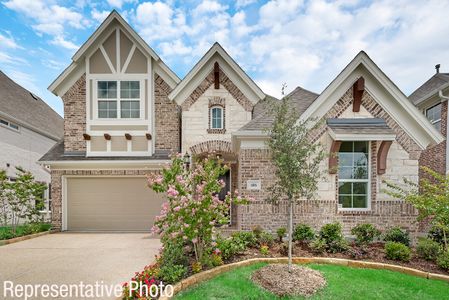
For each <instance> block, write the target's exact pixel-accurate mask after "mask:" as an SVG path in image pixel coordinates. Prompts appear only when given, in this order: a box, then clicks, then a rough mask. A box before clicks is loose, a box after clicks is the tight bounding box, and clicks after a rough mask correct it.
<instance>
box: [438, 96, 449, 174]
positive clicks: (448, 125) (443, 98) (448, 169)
mask: <svg viewBox="0 0 449 300" xmlns="http://www.w3.org/2000/svg"><path fill="white" fill-rule="evenodd" d="M438 96H440V98H441V102H446V101H448V100H449V97H448V96H444V95H443V90H439V91H438ZM448 106H449V103H448ZM448 113H449V107H446V136H445V138H446V174H448V173H449V139H448V138H447V136H448V128H449V116H448Z"/></svg>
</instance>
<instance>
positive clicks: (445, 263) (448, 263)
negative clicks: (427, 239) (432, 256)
mask: <svg viewBox="0 0 449 300" xmlns="http://www.w3.org/2000/svg"><path fill="white" fill-rule="evenodd" d="M437 265H438V266H439V267H440V268H442V269H444V270H446V271H449V251H447V250H446V251H444V252H441V254H440V255H438V257H437Z"/></svg>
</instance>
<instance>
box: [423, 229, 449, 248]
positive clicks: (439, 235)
mask: <svg viewBox="0 0 449 300" xmlns="http://www.w3.org/2000/svg"><path fill="white" fill-rule="evenodd" d="M443 229H445V230H446V242H447V243H448V244H449V228H447V227H446V228H445V227H443V225H433V226H432V227H431V228H430V230H429V234H428V235H427V236H428V238H429V239H432V240H434V241H435V242H437V243H439V244H440V245H444V232H443Z"/></svg>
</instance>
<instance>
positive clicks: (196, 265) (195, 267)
mask: <svg viewBox="0 0 449 300" xmlns="http://www.w3.org/2000/svg"><path fill="white" fill-rule="evenodd" d="M202 270H203V265H202V264H201V263H200V262H199V261H196V262H194V263H192V272H193V273H194V274H196V273H199V272H201V271H202Z"/></svg>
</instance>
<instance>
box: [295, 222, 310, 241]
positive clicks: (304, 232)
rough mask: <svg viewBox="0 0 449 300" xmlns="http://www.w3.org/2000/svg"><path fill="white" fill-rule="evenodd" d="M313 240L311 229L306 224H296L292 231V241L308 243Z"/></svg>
mask: <svg viewBox="0 0 449 300" xmlns="http://www.w3.org/2000/svg"><path fill="white" fill-rule="evenodd" d="M314 239H315V232H314V231H313V229H312V227H310V226H309V225H306V224H298V225H296V227H295V230H294V231H293V240H294V241H299V242H309V241H313V240H314Z"/></svg>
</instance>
